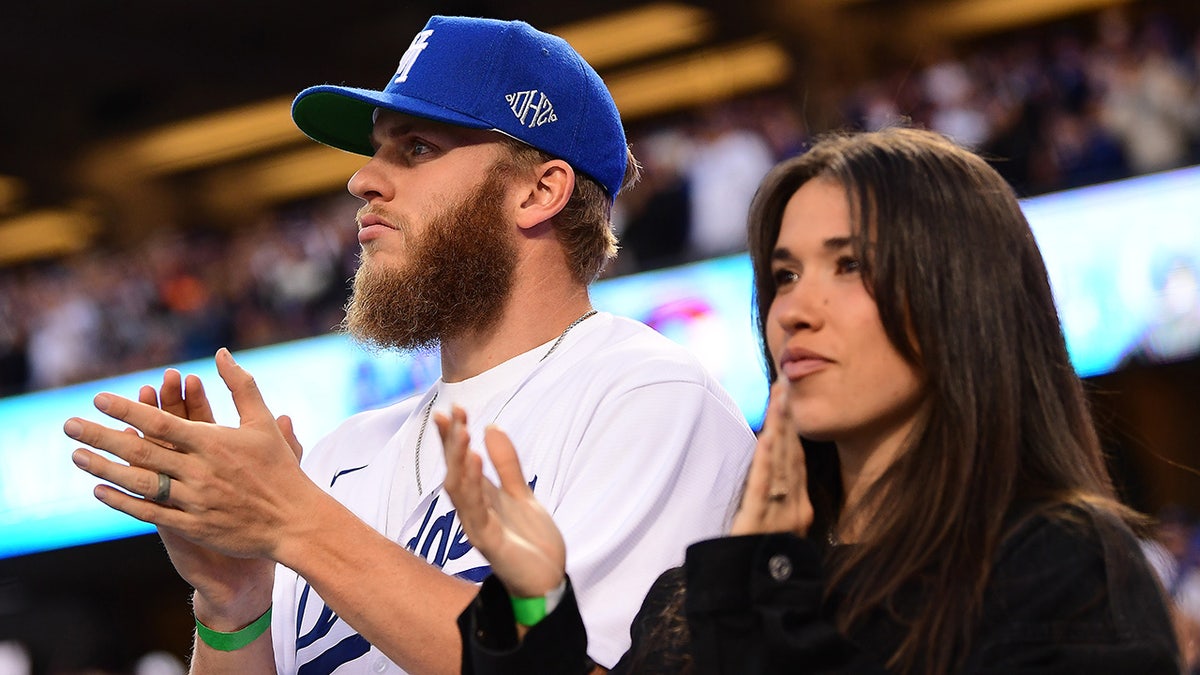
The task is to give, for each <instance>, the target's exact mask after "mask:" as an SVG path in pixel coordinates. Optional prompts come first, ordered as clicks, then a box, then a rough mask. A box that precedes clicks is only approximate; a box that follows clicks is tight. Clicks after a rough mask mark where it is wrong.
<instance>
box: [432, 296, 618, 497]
mask: <svg viewBox="0 0 1200 675" xmlns="http://www.w3.org/2000/svg"><path fill="white" fill-rule="evenodd" d="M595 314H596V310H594V309H589V310H588V311H586V312H584V313H583V315H582V316H580V317H579V318H578V319H575V320H574V321H572V322H571V324H570V325H569V326H567V327H566V328H564V329H563V332H561V333H559V334H558V339H556V340H555V341H554V344H552V345H550V349H547V350H546V353H545V354H542V358H540V359H538V363H541V362H542V361H545V360H546V359H547V358H549V357H550V355H551V354H553V353H554V350H555V349H558V345H560V344H561V343H562V341H563V339H564V338H566V337H567V333H570V332H571V329H572V328H574V327H575V326H578V325H579V324H581V323H583V322H584V321H585V320H587V319H589V318H591V317H592V316H594V315H595ZM517 391H520V387H517ZM438 393H439V392H437V391H435V392H433V398H431V399H429V403H428V404H427V405H426V406H425V415H424V417H423V418H422V420H421V430H420V431H419V432H417V451H416V453H415V456H414V457H413V473H414V474H415V475H416V477H417V496H424V494H425V490H424V488H423V487H422V486H421V443H422V441H424V440H425V429H426V428H427V427H428V426H429V416H430V415H431V414H433V404H434V403H437V399H438ZM516 395H517V392H516V391H514V392H513V393H512V396H509V397H508V401H505V402H504V405H502V406H500V410H499V411H497V412H496V417H499V416H500V413H501V412H504V409H505V408H506V407H507V406H508V404H509V402H510V401H512V400H513V397H514V396H516ZM495 421H496V420H495V419H494V418H493V419H492V422H495Z"/></svg>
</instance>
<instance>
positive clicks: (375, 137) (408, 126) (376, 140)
mask: <svg viewBox="0 0 1200 675" xmlns="http://www.w3.org/2000/svg"><path fill="white" fill-rule="evenodd" d="M415 128H416V124H415V123H413V122H397V123H396V124H391V125H388V126H387V127H384V129H383V131H382V132H381V131H380V128H379V127H378V126H376V127H375V128H373V129H372V130H371V135H370V136H369V137H368V138H367V140H368V141H369V142H370V143H371V145H373V146H375V147H376V148H378V147H379V146H380V145H383V141H382V139H383V138H396V137H397V136H404V135H406V134H410V133H412V132H413V130H414V129H415Z"/></svg>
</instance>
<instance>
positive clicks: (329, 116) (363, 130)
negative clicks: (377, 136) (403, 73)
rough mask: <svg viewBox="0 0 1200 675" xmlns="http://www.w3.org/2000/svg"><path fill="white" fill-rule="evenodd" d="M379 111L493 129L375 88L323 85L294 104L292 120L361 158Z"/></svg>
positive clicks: (368, 148) (308, 132) (369, 151)
mask: <svg viewBox="0 0 1200 675" xmlns="http://www.w3.org/2000/svg"><path fill="white" fill-rule="evenodd" d="M376 108H383V109H386V110H394V111H396V112H401V113H405V114H408V115H413V116H416V117H423V118H425V119H430V120H434V121H437V122H444V123H446V124H453V125H455V126H460V127H467V128H470V129H490V128H491V127H492V125H491V124H488V123H486V122H482V121H480V120H477V119H475V118H474V117H470V116H468V115H463V114H462V113H459V112H455V111H453V110H447V109H446V108H443V107H442V106H439V105H436V104H433V103H429V102H428V101H423V100H421V99H419V98H413V97H411V96H403V95H399V94H390V93H388V92H385V91H375V90H372V89H356V88H354V87H337V86H333V85H327V84H326V85H319V86H316V87H309V88H308V89H305V90H304V91H302V92H300V94H299V95H297V96H296V100H295V101H293V102H292V120H293V121H294V122H295V123H296V126H297V127H299V129H300V131H303V132H304V133H305V135H307V136H308V137H309V138H311V139H313V140H314V141H317V142H318V143H324V144H325V145H329V146H332V147H335V148H337V149H339V150H345V151H347V152H353V153H355V154H358V155H366V156H368V157H369V156H371V155H374V154H375V147H374V146H373V145H371V131H372V129H373V128H374V125H375V120H374V114H375V110H376Z"/></svg>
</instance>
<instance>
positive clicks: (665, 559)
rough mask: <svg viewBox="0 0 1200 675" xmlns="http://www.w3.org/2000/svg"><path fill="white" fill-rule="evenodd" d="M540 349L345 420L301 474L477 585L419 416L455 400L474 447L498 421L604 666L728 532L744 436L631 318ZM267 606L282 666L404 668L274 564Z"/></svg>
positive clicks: (602, 321) (683, 355)
mask: <svg viewBox="0 0 1200 675" xmlns="http://www.w3.org/2000/svg"><path fill="white" fill-rule="evenodd" d="M552 344H553V343H546V344H545V345H542V346H540V347H538V348H535V349H533V350H531V351H529V352H527V353H525V354H522V355H520V356H517V357H515V358H513V359H512V360H510V361H507V362H505V363H503V364H501V365H499V366H497V367H495V368H493V369H491V370H489V371H487V372H485V373H482V374H480V375H478V376H477V377H473V378H470V379H468V380H465V381H462V382H456V383H446V382H438V383H437V384H436V385H435V386H434V387H433V388H432V389H430V390H429V391H427V392H425V393H424V394H423V395H420V396H414V397H412V398H410V399H407V400H406V401H403V402H401V403H397V404H395V405H393V406H390V407H387V408H384V409H382V410H377V411H370V412H364V413H360V414H358V415H355V416H353V417H351V418H350V419H349V420H347V421H346V422H345V423H343V424H342V425H341V426H340V427H339V428H338V429H337V430H335V431H334V432H333V433H331V434H330V435H329V436H327V437H326V438H324V439H322V440H321V442H319V443H318V444H317V445H316V446H315V447H314V448H313V450H312V451H311V452H309V453H307V454H305V456H304V460H303V467H304V470H305V471H306V472H307V474H308V475H309V476H310V477H311V478H312V479H313V480H314V481H316V482H317V483H318V484H319V485H321V486H323V487H324V488H325V489H326V491H328V492H329V493H330V494H331V495H333V496H334V497H335V498H337V499H338V501H340V502H342V503H343V504H345V505H346V506H347V507H348V508H349V509H350V510H351V511H353V512H354V513H355V514H356V515H357V516H358V517H360V518H362V519H363V520H364V521H366V522H367V523H369V524H370V525H371V526H372V527H374V528H375V529H377V530H379V531H380V532H383V533H384V534H386V535H387V536H388V537H389V538H391V539H392V540H393V541H396V542H398V543H399V544H401V545H402V546H404V547H405V548H407V549H408V550H409V551H412V552H413V553H414V554H416V555H419V556H421V557H422V558H424V559H425V560H427V561H429V562H430V563H431V564H433V565H436V566H437V567H439V568H441V569H442V570H443V571H444V572H445V573H447V574H453V575H455V576H458V577H460V578H463V579H468V580H470V581H474V582H479V581H482V580H483V578H484V577H485V576H487V574H488V573H489V572H490V568H489V567H488V563H487V561H486V560H485V559H484V558H483V556H482V555H481V554H480V553H479V552H478V551H476V550H475V548H474V547H473V546H472V545H471V543H470V542H469V541H467V539H466V537H465V535H464V534H463V531H462V526H461V525H460V524H459V523H458V520H457V517H456V512H455V509H454V506H453V504H451V503H450V498H449V497H448V496H447V495H446V493H445V492H444V491H443V490H442V479H443V478H444V476H445V457H444V455H443V454H442V443H441V438H440V436H439V435H438V432H437V427H436V426H435V425H434V424H433V422H432V420H430V421H428V422H426V414H425V413H426V410H427V409H428V407H429V405H430V401H433V402H434V403H433V408H432V409H433V410H434V411H438V410H449V408H450V405H451V404H455V403H456V404H458V405H461V406H463V408H464V409H465V410H466V411H467V415H468V427H469V432H470V434H471V438H472V445H473V446H474V448H475V449H476V450H481V449H482V438H483V429H484V427H485V426H486V425H488V424H492V423H494V424H497V425H498V426H500V427H501V428H502V429H504V430H505V431H506V432H507V433H508V434H509V436H510V437H511V438H512V441H513V444H514V445H515V447H516V449H517V452H518V454H519V456H520V459H521V466H522V468H523V470H524V472H525V478H526V480H527V481H528V482H529V484H530V485H531V486H532V488H533V492H534V495H535V496H536V497H537V499H538V500H539V501H540V502H541V503H542V504H543V505H544V506H545V507H546V509H547V510H548V511H549V512H550V513H551V514H552V515H553V517H554V520H555V522H556V523H557V525H558V527H559V529H561V530H562V532H563V537H564V539H565V540H566V544H567V571H568V572H569V573H570V575H571V581H572V584H574V586H575V589H576V593H577V595H578V599H579V605H580V609H581V611H582V614H583V618H584V623H585V624H586V625H587V629H588V642H589V647H588V651H589V654H590V655H591V656H592V658H593V659H595V660H596V661H597V662H598V663H600V664H603V665H607V666H612V665H613V664H614V663H616V661H617V659H618V658H619V657H620V655H621V654H622V653H624V651H625V650H626V649H627V648H628V647H629V624H630V622H631V621H632V619H633V615H634V613H635V612H636V611H637V608H638V607H639V605H640V604H641V601H642V598H643V597H644V596H645V594H646V591H647V590H648V589H649V587H650V584H651V583H652V582H653V581H654V579H655V578H656V577H657V576H658V575H659V574H660V573H661V572H662V571H663V570H665V569H667V568H668V567H671V566H673V565H677V564H679V563H680V562H682V560H683V553H684V549H685V548H686V546H687V545H688V544H690V543H692V542H694V541H697V540H700V539H705V538H709V537H713V536H717V535H719V534H721V533H722V532H723V531H724V530H725V528H726V526H727V524H728V519H729V516H730V514H731V513H732V503H733V500H734V499H735V495H736V493H737V492H738V490H739V489H740V486H741V483H742V480H743V478H744V476H745V472H746V469H747V466H748V464H749V460H750V456H751V454H752V452H753V448H754V436H753V434H752V432H751V431H750V429H749V427H748V426H747V424H746V421H745V419H744V417H743V416H742V414H741V412H740V411H739V410H738V408H737V406H736V405H735V404H734V402H733V401H732V399H731V398H730V397H729V396H728V394H727V393H726V392H725V391H724V390H723V389H722V388H721V386H720V385H719V384H718V383H717V382H716V380H715V379H714V378H712V377H711V376H710V375H709V374H708V373H707V372H706V371H705V369H704V368H703V367H702V366H701V365H700V363H699V362H698V361H697V360H696V358H695V357H694V356H693V355H692V354H691V353H690V352H689V351H687V350H686V349H685V348H683V347H681V346H679V345H677V344H676V343H674V342H671V341H670V340H668V339H667V338H665V337H663V336H661V335H659V334H658V333H656V332H654V331H653V330H651V329H650V328H648V327H646V326H644V325H642V324H640V323H638V322H636V321H632V320H629V319H625V318H620V317H615V316H613V315H611V314H606V313H601V314H598V315H596V316H593V317H591V318H590V319H588V320H586V321H583V322H582V323H580V324H579V325H578V326H576V327H575V328H574V329H572V330H571V331H570V332H569V333H567V334H566V336H565V338H564V339H563V340H562V342H561V343H559V344H558V346H557V347H556V348H555V349H554V350H553V352H552V353H550V354H549V355H548V356H547V352H549V351H550V349H551V345H552ZM435 397H436V399H435ZM422 429H423V430H424V431H423V433H422ZM419 436H420V437H421V442H420V457H419V465H418V458H417V446H418V441H417V439H418V437H419ZM481 454H483V455H484V471H485V473H486V474H487V475H488V476H489V477H490V478H491V479H492V480H493V481H494V480H496V476H495V472H494V470H493V469H492V467H491V466H490V464H489V463H488V460H487V456H486V453H481ZM417 472H419V473H420V482H421V486H422V488H423V489H422V491H421V492H418V489H417ZM274 603H275V604H274V607H275V614H274V622H273V625H272V638H273V640H274V643H275V652H276V654H275V656H276V665H277V667H278V669H279V672H281V673H300V674H303V675H323V674H325V673H338V674H339V675H340V674H344V673H364V674H365V673H385V672H391V673H398V672H402V671H401V670H400V669H399V667H397V666H396V665H395V664H393V663H392V662H391V661H389V660H388V659H387V657H385V656H384V655H383V654H382V653H380V652H379V650H377V649H375V648H374V647H372V646H371V645H370V644H369V643H367V641H366V640H365V639H363V638H362V637H361V636H359V635H358V634H357V633H356V632H355V630H354V628H352V627H351V626H349V625H347V624H346V623H345V622H344V621H342V620H341V619H340V618H339V617H338V616H337V615H335V614H333V612H332V611H331V610H330V609H329V608H328V607H326V606H325V603H324V602H323V601H322V600H321V598H320V596H319V595H318V594H317V592H316V591H315V590H314V589H312V588H311V587H310V586H309V585H308V584H307V583H306V582H305V581H304V579H302V578H300V577H299V576H298V575H297V574H296V573H295V572H292V571H291V570H288V569H287V568H284V567H282V566H280V567H277V569H276V575H275V592H274Z"/></svg>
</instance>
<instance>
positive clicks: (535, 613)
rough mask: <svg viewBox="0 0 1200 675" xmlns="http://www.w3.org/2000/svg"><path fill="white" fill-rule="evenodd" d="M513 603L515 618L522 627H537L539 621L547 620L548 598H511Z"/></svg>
mask: <svg viewBox="0 0 1200 675" xmlns="http://www.w3.org/2000/svg"><path fill="white" fill-rule="evenodd" d="M508 599H509V600H511V601H512V608H513V618H515V619H516V620H517V623H519V624H521V625H522V626H536V625H537V623H538V622H539V621H541V620H542V619H544V618H546V614H548V613H549V612H547V611H546V598H545V596H542V597H537V598H514V597H512V596H509V598H508Z"/></svg>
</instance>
